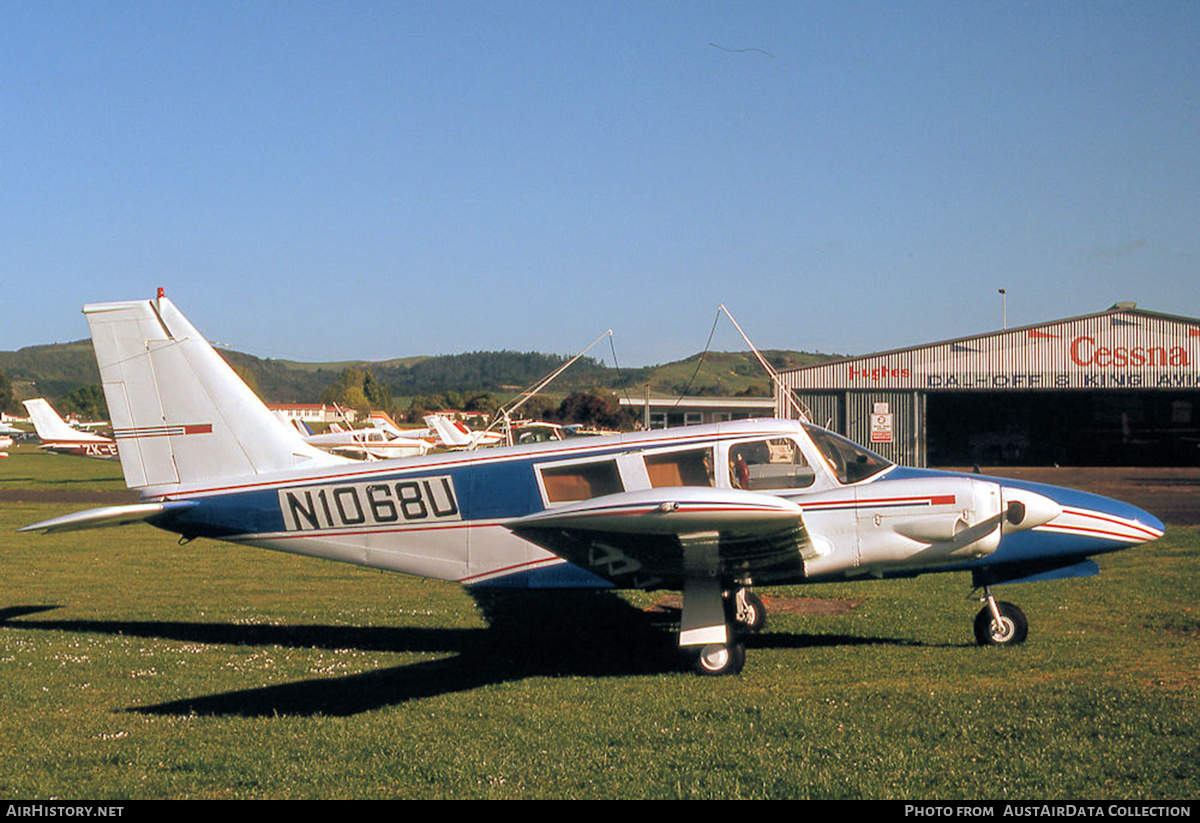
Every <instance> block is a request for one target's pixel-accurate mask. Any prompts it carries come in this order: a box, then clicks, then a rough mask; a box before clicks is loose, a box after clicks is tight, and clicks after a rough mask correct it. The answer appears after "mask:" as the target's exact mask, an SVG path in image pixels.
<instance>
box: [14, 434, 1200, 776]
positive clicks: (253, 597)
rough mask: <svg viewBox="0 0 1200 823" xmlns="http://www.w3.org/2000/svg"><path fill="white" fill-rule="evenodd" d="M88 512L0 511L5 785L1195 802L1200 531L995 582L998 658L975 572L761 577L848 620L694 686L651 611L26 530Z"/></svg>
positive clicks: (808, 626)
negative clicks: (483, 605)
mask: <svg viewBox="0 0 1200 823" xmlns="http://www.w3.org/2000/svg"><path fill="white" fill-rule="evenodd" d="M36 457H37V458H40V459H42V460H44V461H45V462H46V463H47V464H49V463H52V462H53V461H54V460H70V458H44V457H42V456H36ZM12 459H13V458H10V460H12ZM96 462H97V463H98V461H96ZM31 465H33V464H31ZM100 465H109V466H110V469H111V468H115V464H100ZM57 467H58V464H55V465H54V467H53V468H55V469H56V470H57ZM2 471H3V469H0V472H2ZM60 480H61V478H60ZM8 482H10V481H7V480H4V479H3V475H2V474H0V488H8V486H6V485H4V484H5V483H8ZM31 482H43V481H40V480H39V481H31ZM118 486H119V483H118ZM75 508H83V507H82V506H72V505H62V504H57V505H49V504H45V503H25V502H16V503H12V502H9V503H3V504H0V570H2V573H3V578H2V579H3V596H2V597H0V706H3V709H4V710H3V712H0V752H3V754H2V756H0V796H4V797H6V798H10V799H47V798H52V797H59V798H64V797H66V798H86V799H129V798H163V797H169V798H188V797H191V798H306V797H326V798H337V797H347V798H349V797H360V798H376V797H378V798H390V797H406V798H409V797H410V798H451V797H453V798H532V797H551V798H555V797H570V798H583V797H599V798H618V797H638V798H640V797H651V798H768V797H782V798H860V797H866V798H890V799H908V798H911V799H924V800H929V799H955V798H959V799H976V800H986V799H992V800H1008V799H1033V800H1052V799H1064V800H1067V799H1073V800H1082V799H1091V800H1098V799H1155V800H1165V799H1194V798H1196V797H1197V796H1200V563H1198V560H1200V531H1198V530H1196V529H1182V528H1172V529H1170V530H1169V531H1168V534H1167V536H1166V538H1164V539H1163V540H1161V541H1159V542H1158V543H1156V544H1152V545H1149V546H1144V547H1140V548H1137V549H1134V550H1132V551H1129V552H1124V553H1121V554H1117V555H1110V556H1107V557H1104V558H1102V559H1101V561H1100V563H1101V567H1102V569H1103V571H1102V574H1101V575H1100V576H1098V577H1093V578H1086V579H1079V580H1066V581H1057V582H1050V583H1040V584H1031V585H1024V586H1014V587H1010V588H1006V589H1005V590H1004V597H1005V599H1009V600H1013V601H1015V602H1018V603H1019V604H1020V605H1021V606H1022V608H1023V609H1024V611H1025V613H1026V615H1027V616H1028V617H1029V619H1030V638H1029V641H1028V642H1027V643H1026V644H1025V645H1024V646H1022V647H1019V648H1013V649H996V648H991V649H980V648H976V647H975V646H974V645H973V644H972V639H971V627H970V623H971V619H972V618H973V616H974V614H975V612H976V610H977V609H978V604H977V603H975V602H974V601H971V600H967V599H966V595H967V594H968V590H969V581H968V577H967V576H966V575H940V576H932V577H928V578H918V579H916V580H911V581H899V582H888V583H863V584H859V585H847V586H836V587H834V586H827V587H811V588H804V589H801V588H796V589H789V590H773V591H771V592H768V594H770V595H776V596H787V595H795V594H803V595H808V596H813V595H816V596H822V597H829V598H853V599H854V600H855V601H857V605H856V606H855V607H854V608H853V609H851V610H850V611H849V612H848V613H846V614H844V615H842V616H836V617H811V616H798V615H788V614H775V615H772V617H771V623H770V625H769V626H768V629H767V631H766V633H764V634H762V635H760V636H758V637H755V638H753V639H752V640H751V643H750V649H749V652H748V662H747V665H746V669H745V671H744V672H743V673H742V675H740V676H738V677H727V678H716V679H706V678H699V677H695V676H693V675H691V674H688V673H686V672H684V671H682V670H680V668H679V667H678V665H677V664H676V662H675V657H674V655H673V654H672V643H673V638H672V637H671V635H670V634H669V633H668V632H666V631H664V630H663V629H660V628H655V627H654V626H647V625H646V623H645V621H644V620H643V619H642V617H641V613H640V611H638V610H635V609H633V608H630V604H634V605H636V606H638V607H641V606H645V605H647V604H649V603H650V602H651V601H652V600H653V599H654V596H652V595H646V594H637V595H631V596H630V597H629V598H627V599H625V600H618V599H617V598H603V599H601V600H600V601H599V602H596V603H592V604H590V606H591V610H590V611H589V610H588V609H584V608H582V607H581V606H580V604H574V603H569V604H564V603H563V602H561V601H559V600H557V599H555V600H551V601H549V602H546V603H541V604H528V603H527V604H525V605H524V606H523V607H522V606H518V611H516V612H513V611H512V610H511V608H510V607H511V606H512V604H510V603H504V602H501V603H495V602H489V603H488V604H487V606H488V610H489V614H494V615H495V619H496V622H497V626H496V628H488V627H487V623H485V621H484V620H483V618H482V617H481V612H480V609H479V608H478V607H477V605H476V603H475V601H474V600H473V599H472V598H471V597H470V596H469V595H468V594H467V593H466V592H464V590H463V589H461V588H460V587H458V586H454V585H448V584H444V583H437V582H433V581H427V580H419V579H414V578H409V577H405V576H401V575H395V574H387V573H382V572H374V571H368V570H363V569H358V568H354V567H350V566H345V565H339V564H335V563H329V562H323V561H316V560H310V559H307V558H298V557H291V556H287V555H279V554H272V553H269V552H264V551H259V550H247V549H239V548H236V547H233V546H229V545H225V544H221V543H216V542H211V541H205V540H197V541H194V542H192V543H188V544H186V545H182V546H180V545H178V544H177V543H176V541H175V539H174V537H173V536H171V535H168V534H165V533H163V532H158V531H156V530H154V529H152V528H150V527H148V526H136V527H128V528H123V529H112V530H101V531H92V532H77V533H73V534H63V535H54V536H39V535H26V534H20V535H18V534H14V529H16V528H17V527H18V526H20V525H24V524H27V523H31V522H34V521H37V520H41V519H45V518H48V517H52V516H54V515H57V514H62V513H65V512H67V511H72V510H74V509H75ZM535 605H536V606H537V607H536V608H535V607H533V606H535ZM551 628H553V629H556V631H552V632H549V631H546V630H549V629H551Z"/></svg>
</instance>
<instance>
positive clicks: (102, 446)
mask: <svg viewBox="0 0 1200 823" xmlns="http://www.w3.org/2000/svg"><path fill="white" fill-rule="evenodd" d="M22 402H23V403H24V404H25V410H26V411H28V412H29V419H30V420H32V421H33V428H34V430H35V431H36V432H37V436H38V439H39V440H41V441H42V446H41V448H43V449H46V450H47V451H52V452H59V453H61V454H81V455H84V456H85V457H101V458H104V459H106V460H113V459H115V458H116V457H117V444H116V441H115V440H113V439H112V438H111V437H105V436H104V435H102V434H96V433H95V432H89V431H80V430H78V429H76V428H73V427H72V426H70V425H68V423H67V422H66V421H65V420H63V419H62V417H60V416H59V414H58V412H56V411H55V410H54V408H53V407H52V406H51V405H50V404H49V403H47V402H46V401H45V400H44V399H42V398H41V397H36V398H34V399H33V400H24V401H22Z"/></svg>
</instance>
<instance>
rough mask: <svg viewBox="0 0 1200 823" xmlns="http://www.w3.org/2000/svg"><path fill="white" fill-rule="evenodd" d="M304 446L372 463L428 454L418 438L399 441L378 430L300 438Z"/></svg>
mask: <svg viewBox="0 0 1200 823" xmlns="http://www.w3.org/2000/svg"><path fill="white" fill-rule="evenodd" d="M304 442H306V443H308V444H309V445H312V446H316V447H317V448H319V449H324V450H325V451H328V452H333V453H334V454H342V455H345V456H347V457H356V458H359V459H362V458H364V457H369V458H371V459H373V460H386V459H388V458H392V457H416V456H418V455H422V454H425V453H426V452H427V451H429V446H430V444H429V443H427V442H426V441H424V440H421V439H420V438H416V437H402V436H400V435H395V434H392V433H391V432H389V431H387V430H386V429H383V428H381V427H378V426H371V427H369V428H365V429H342V430H340V431H331V432H329V433H327V434H310V435H307V436H305V437H304Z"/></svg>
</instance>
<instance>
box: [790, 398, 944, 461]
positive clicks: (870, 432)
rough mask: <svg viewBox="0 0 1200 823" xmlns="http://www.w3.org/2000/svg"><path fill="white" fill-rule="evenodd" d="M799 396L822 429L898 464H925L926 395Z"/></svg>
mask: <svg viewBox="0 0 1200 823" xmlns="http://www.w3.org/2000/svg"><path fill="white" fill-rule="evenodd" d="M797 397H798V398H799V399H800V401H801V402H803V403H804V405H805V406H807V407H808V410H809V412H810V414H811V416H812V422H814V423H816V424H817V425H818V426H824V427H825V428H827V429H830V430H832V431H835V432H837V433H838V434H841V435H843V436H845V437H848V438H850V439H851V440H853V441H854V442H856V443H861V444H862V445H864V446H866V447H867V448H869V449H871V450H872V451H874V452H878V453H879V454H881V455H883V456H884V457H886V458H888V459H889V460H893V461H895V462H897V463H903V464H904V465H907V466H924V465H925V458H926V453H925V452H926V449H925V397H924V395H922V394H920V393H918V392H903V391H882V392H880V391H872V392H799V393H797ZM881 415H887V417H886V418H884V417H882V416H881Z"/></svg>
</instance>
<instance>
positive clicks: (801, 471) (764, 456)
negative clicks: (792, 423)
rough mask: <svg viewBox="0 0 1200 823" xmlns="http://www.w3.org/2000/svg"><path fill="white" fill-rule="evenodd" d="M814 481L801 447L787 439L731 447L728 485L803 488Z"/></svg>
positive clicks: (749, 487) (735, 486) (760, 441)
mask: <svg viewBox="0 0 1200 823" xmlns="http://www.w3.org/2000/svg"><path fill="white" fill-rule="evenodd" d="M815 479H816V476H815V475H814V474H813V470H812V467H811V466H809V465H808V461H806V460H805V459H804V455H803V454H801V452H800V447H799V445H797V443H796V441H794V440H789V439H788V438H786V437H777V438H774V439H771V440H752V441H751V442H749V443H738V444H736V445H734V446H731V447H730V448H729V482H730V484H731V485H732V486H733V487H734V488H735V489H745V490H747V491H759V490H762V489H803V488H806V487H808V486H811V485H812V484H813V481H814V480H815Z"/></svg>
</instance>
